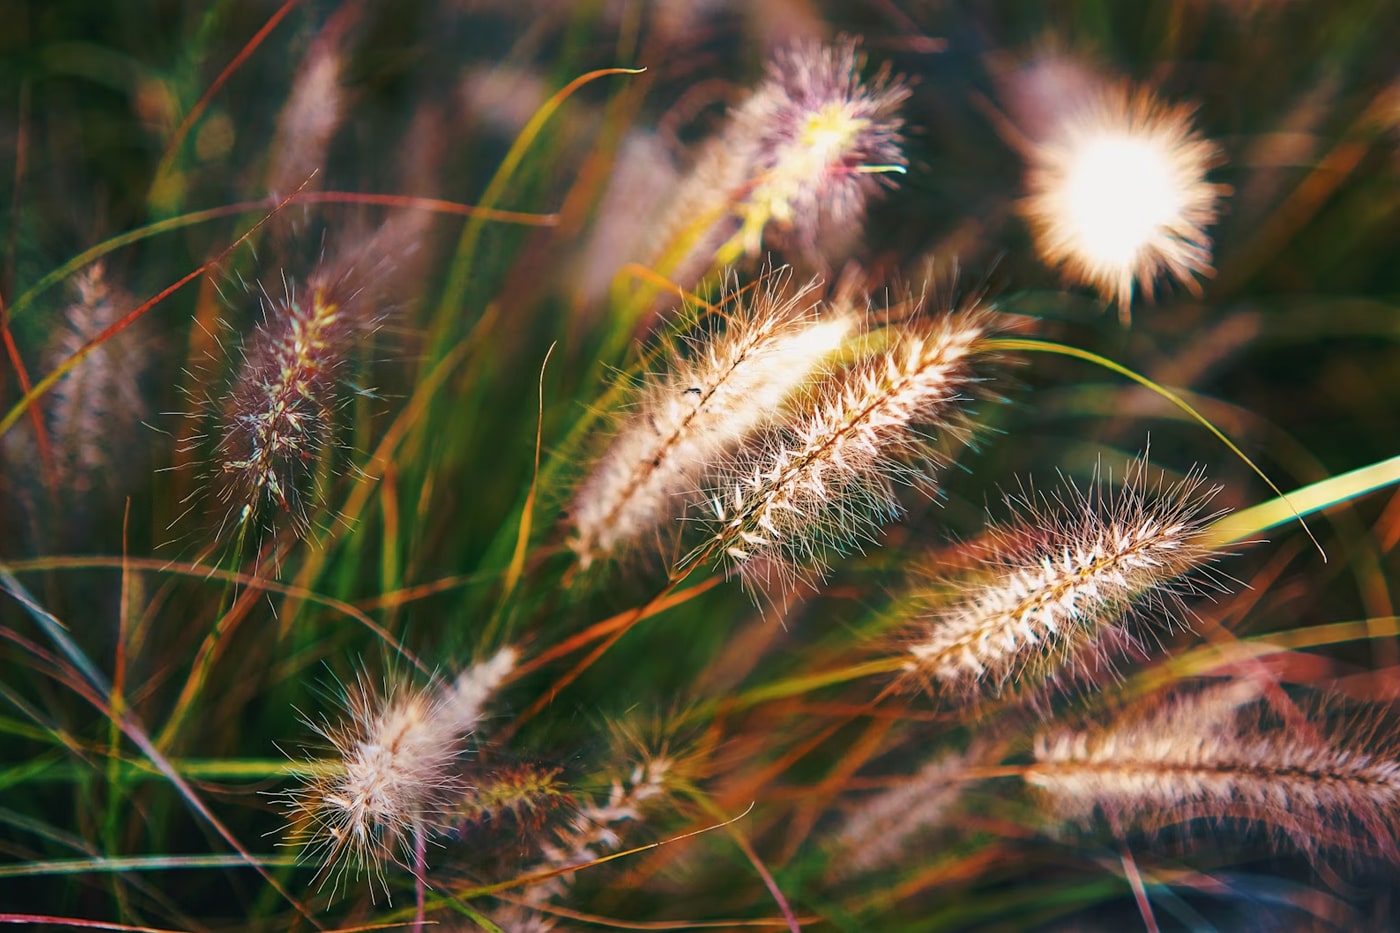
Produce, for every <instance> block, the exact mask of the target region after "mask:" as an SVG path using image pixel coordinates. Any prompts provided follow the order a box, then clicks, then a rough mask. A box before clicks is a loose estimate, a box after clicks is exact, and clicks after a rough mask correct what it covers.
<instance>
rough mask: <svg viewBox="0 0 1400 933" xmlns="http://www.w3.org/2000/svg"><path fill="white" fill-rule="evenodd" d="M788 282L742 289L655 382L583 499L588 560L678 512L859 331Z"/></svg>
mask: <svg viewBox="0 0 1400 933" xmlns="http://www.w3.org/2000/svg"><path fill="white" fill-rule="evenodd" d="M789 284H790V277H789V275H788V274H787V273H786V272H779V273H775V274H770V275H769V276H766V277H765V279H764V280H763V281H762V282H760V283H759V284H758V290H757V293H756V295H755V297H753V298H752V299H751V300H748V301H745V300H743V298H741V297H739V296H738V294H737V293H736V295H735V296H734V297H733V298H732V299H731V301H730V302H729V306H728V307H727V309H726V311H727V313H726V314H725V316H724V320H723V321H722V323H721V324H719V325H716V328H715V329H714V330H712V331H711V332H710V333H708V334H706V335H705V336H703V337H700V338H698V339H696V340H694V341H692V342H691V343H690V345H689V347H688V348H681V347H678V348H677V349H676V351H675V353H674V354H673V355H672V358H671V359H670V361H669V364H668V369H667V371H666V372H663V373H661V374H658V375H656V376H654V377H651V378H650V379H649V380H648V382H647V384H646V385H645V386H644V387H643V389H642V390H641V392H640V393H639V396H638V398H637V401H636V406H635V410H634V412H633V414H632V415H631V417H630V418H628V420H627V421H626V422H625V423H624V424H623V425H622V427H621V429H620V430H619V432H618V434H617V436H616V437H615V438H614V439H613V441H612V444H611V446H609V447H608V449H607V450H606V451H605V452H604V453H603V455H602V457H601V458H600V459H599V461H598V463H597V465H596V466H595V467H594V468H593V471H592V473H591V474H590V475H589V477H588V478H587V479H586V480H585V481H584V483H583V485H582V486H581V487H580V488H579V491H578V493H577V494H576V496H575V497H574V504H573V508H572V511H571V516H572V521H573V523H574V527H575V534H574V537H573V538H572V539H571V541H570V546H571V547H572V548H573V549H574V551H575V553H577V555H578V559H579V563H580V564H581V565H582V566H584V567H587V566H589V565H590V564H592V563H593V562H594V561H595V560H598V559H600V558H604V557H607V556H610V555H612V554H614V553H616V552H617V551H618V550H619V549H620V548H622V547H624V546H626V545H628V544H630V543H632V542H635V541H637V540H638V539H639V538H641V537H643V536H644V535H647V534H649V533H653V532H657V531H659V530H661V528H662V526H663V525H664V523H665V522H666V521H667V520H668V519H673V518H675V517H676V516H678V515H679V514H680V512H681V511H682V510H683V508H684V505H685V501H686V497H687V496H688V495H689V494H692V493H693V492H694V491H695V489H696V487H697V485H698V484H699V482H700V479H701V477H702V476H703V475H704V473H705V472H706V470H707V469H709V468H710V467H711V466H713V465H714V464H715V463H717V462H718V461H719V460H720V459H722V458H723V457H725V456H726V455H727V454H728V453H729V452H730V451H732V450H733V449H734V448H736V447H737V446H738V445H739V444H740V443H742V442H743V441H744V439H745V438H747V437H748V436H749V435H750V434H752V433H753V432H754V431H755V430H757V429H758V428H760V427H762V426H763V425H765V424H767V423H769V422H770V421H772V420H773V419H775V418H778V417H780V416H781V415H782V413H783V411H784V405H785V403H786V401H787V399H788V398H789V396H791V395H793V394H794V393H795V392H796V391H797V390H799V389H800V388H801V387H802V385H803V384H804V383H806V382H807V381H808V380H810V379H811V378H812V376H813V375H814V374H815V373H816V372H817V371H818V370H819V369H820V367H821V365H822V362H823V360H825V359H826V358H827V357H829V356H831V355H832V354H833V353H835V352H836V351H837V350H838V349H839V348H840V347H841V344H842V342H843V341H844V340H845V338H846V336H847V335H848V334H849V333H850V332H851V331H852V330H853V329H854V328H855V326H856V323H857V321H856V318H855V316H854V315H853V314H850V313H847V312H842V311H830V310H828V311H827V312H826V313H818V306H817V304H816V298H815V283H814V284H809V285H807V286H805V287H803V288H800V289H797V290H796V292H795V293H794V292H792V291H791V290H790V289H789V288H788V286H789Z"/></svg>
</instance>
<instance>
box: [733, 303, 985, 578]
mask: <svg viewBox="0 0 1400 933" xmlns="http://www.w3.org/2000/svg"><path fill="white" fill-rule="evenodd" d="M989 323H990V317H989V315H987V314H986V313H982V312H977V311H969V312H959V313H954V314H946V315H941V316H939V317H936V318H934V319H932V320H930V321H924V322H919V323H914V324H907V325H901V326H900V327H899V328H898V329H897V330H895V331H894V332H893V335H892V345H891V347H890V348H889V349H887V350H885V351H884V352H881V353H879V354H877V355H875V356H873V357H871V358H869V359H867V360H866V361H865V362H863V363H861V364H859V365H858V366H856V367H855V368H853V369H851V370H849V371H847V372H845V373H843V374H840V375H838V376H834V377H832V378H831V379H830V380H828V381H827V383H826V384H825V385H824V386H822V387H820V388H819V389H818V392H817V396H818V397H817V398H816V400H815V401H814V402H813V403H812V404H811V405H810V407H809V408H808V410H807V411H806V412H804V413H803V414H801V415H800V416H797V417H794V418H792V419H790V420H789V421H788V422H787V423H785V424H783V425H782V426H780V427H779V428H777V429H775V430H774V431H773V432H771V433H770V434H769V435H768V436H766V437H765V438H763V439H762V442H761V443H759V444H751V445H748V446H746V448H745V449H743V450H742V451H740V452H739V454H738V455H737V456H736V457H734V459H733V460H732V462H730V463H729V464H727V465H726V467H725V468H724V469H723V470H721V471H720V472H719V473H718V475H717V478H716V479H715V480H714V482H713V485H712V487H711V489H710V493H709V496H708V498H709V501H710V505H711V509H712V512H713V518H712V519H711V529H712V532H711V537H710V541H709V543H708V545H707V546H706V547H707V549H708V551H709V552H710V553H712V554H714V555H716V556H717V557H718V558H719V559H720V560H721V561H722V562H723V563H724V564H725V565H726V566H727V568H728V569H729V571H730V572H732V573H737V574H738V575H740V576H741V577H743V579H744V581H745V583H746V584H748V585H750V586H751V587H756V586H758V585H760V584H762V583H764V582H769V581H770V577H771V578H776V580H777V582H778V583H779V585H780V586H790V585H791V584H792V582H793V581H794V580H795V579H796V578H798V577H807V576H812V575H820V574H821V573H822V571H823V570H824V569H825V560H826V556H827V554H828V552H830V551H831V550H833V549H834V550H836V551H841V550H844V549H846V548H849V547H853V546H859V544H860V542H862V541H867V540H871V539H873V536H874V534H875V533H876V532H877V531H878V529H879V527H880V526H881V525H882V524H883V523H884V522H885V521H886V520H887V519H889V518H891V517H893V516H894V515H897V514H898V512H899V501H898V498H897V496H896V491H895V485H896V484H897V483H900V482H909V483H913V482H921V481H927V480H928V479H929V475H928V474H929V470H930V468H931V467H933V466H935V465H936V463H935V461H934V457H933V454H932V450H931V447H930V444H929V439H930V435H929V429H935V430H937V429H946V428H948V427H950V426H952V425H953V424H954V414H955V411H956V407H957V403H958V402H959V401H961V400H962V399H963V398H964V393H965V392H966V390H967V388H968V386H969V383H970V376H971V369H970V365H971V361H972V357H973V356H974V354H975V353H976V352H977V350H978V348H979V346H980V344H981V342H982V340H983V338H984V337H985V336H986V335H987V331H988V326H989Z"/></svg>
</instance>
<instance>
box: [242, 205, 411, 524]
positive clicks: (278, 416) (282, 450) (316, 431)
mask: <svg viewBox="0 0 1400 933" xmlns="http://www.w3.org/2000/svg"><path fill="white" fill-rule="evenodd" d="M421 228H422V218H421V216H420V215H419V214H417V213H413V212H402V213H400V214H399V215H397V216H395V217H393V218H391V219H390V220H388V221H386V222H385V223H384V224H382V225H381V226H380V227H379V228H378V230H377V231H375V232H374V233H373V234H372V235H367V236H364V237H363V239H360V240H358V241H355V242H351V243H349V244H345V245H344V246H343V248H342V250H341V251H340V252H339V253H337V254H334V255H332V256H330V257H327V258H326V259H323V260H322V261H321V262H320V263H319V264H318V265H317V267H316V268H315V270H314V271H313V272H312V273H311V275H310V276H309V277H308V278H307V281H306V282H305V284H304V285H303V286H302V287H301V288H298V287H297V284H296V283H295V282H294V281H291V280H286V279H284V281H286V283H287V284H286V295H285V297H283V298H281V299H277V300H274V299H271V298H268V297H266V293H265V292H264V300H263V320H262V322H261V323H260V324H259V325H258V326H257V328H256V329H255V330H254V331H253V333H252V334H251V335H250V336H249V337H248V338H247V341H246V343H245V345H244V348H243V354H242V356H243V360H242V365H241V366H240V368H239V371H238V374H237V376H236V377H235V378H234V382H233V385H232V387H231V389H230V391H229V394H228V397H227V398H226V399H225V400H224V402H223V405H222V408H223V425H222V428H221V431H220V435H219V440H218V446H217V450H216V454H215V456H216V464H215V473H216V476H215V484H216V487H217V490H218V496H219V499H220V501H222V502H223V503H225V504H226V505H227V506H228V510H229V514H228V517H227V518H226V521H230V520H231V521H232V522H233V523H235V524H240V525H241V524H242V523H244V522H248V521H250V520H253V519H255V518H258V517H260V516H264V515H266V514H268V513H273V514H280V515H285V516H287V517H288V518H290V520H291V521H292V523H293V524H294V526H296V527H298V528H299V529H304V528H305V526H306V525H307V524H308V522H309V515H308V511H307V509H306V507H305V496H306V493H307V491H308V487H309V485H310V481H311V477H312V475H313V474H314V471H315V469H316V467H317V464H318V463H320V461H321V458H322V457H323V455H325V454H326V453H327V452H328V451H329V450H330V449H331V448H333V447H334V445H335V443H336V433H337V431H338V430H339V425H338V423H337V422H338V418H337V414H338V412H339V410H340V409H341V407H342V406H343V405H344V403H345V401H346V400H347V399H348V398H349V397H350V393H349V392H348V391H346V389H345V386H344V381H345V376H346V374H347V369H348V367H349V366H350V365H352V363H353V361H354V358H355V353H356V352H357V350H358V349H359V347H360V345H361V343H362V342H363V341H364V340H366V339H367V338H368V337H370V336H371V335H372V334H374V332H375V331H376V330H377V329H378V328H379V326H380V325H381V323H382V322H383V321H384V319H385V318H386V317H387V316H388V315H389V313H390V312H391V311H392V310H395V309H397V308H398V307H400V306H401V305H400V301H399V299H398V297H397V296H396V295H395V294H394V291H393V289H394V283H395V281H396V275H395V273H396V271H397V269H396V267H397V266H398V265H400V264H401V263H403V262H405V260H406V259H407V258H408V257H409V256H410V254H412V253H413V252H415V251H416V250H417V248H418V246H417V242H416V237H417V236H418V235H419V234H420V233H421Z"/></svg>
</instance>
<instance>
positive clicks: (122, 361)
mask: <svg viewBox="0 0 1400 933" xmlns="http://www.w3.org/2000/svg"><path fill="white" fill-rule="evenodd" d="M74 290H75V291H76V293H77V296H76V298H77V300H76V301H74V302H72V303H71V304H70V305H69V306H68V308H67V310H66V313H65V315H64V316H65V320H64V325H65V326H63V327H62V328H60V329H58V331H57V332H56V333H55V334H54V337H53V340H52V342H51V343H50V346H49V350H48V354H47V356H48V359H49V362H50V366H51V367H57V366H58V365H59V364H61V363H62V362H63V361H64V360H67V359H69V358H70V357H72V356H73V355H74V354H75V353H77V352H78V351H79V350H80V349H81V348H82V347H83V346H84V345H85V344H87V343H88V341H90V340H91V339H92V338H94V337H96V336H97V335H98V334H99V333H101V332H102V331H103V330H105V329H106V328H107V327H108V326H110V325H112V324H114V323H116V321H117V320H118V319H119V318H120V317H121V316H122V315H123V314H125V313H126V312H127V311H129V310H130V308H131V307H132V306H133V305H134V302H130V300H129V298H128V297H127V296H125V295H124V294H122V293H121V292H120V290H118V289H115V288H113V287H112V285H111V283H110V282H109V281H108V279H107V275H106V271H105V269H104V268H103V266H102V264H101V263H97V264H94V265H92V266H89V267H88V268H87V269H84V270H83V271H81V272H79V273H78V274H77V275H76V276H75V277H74ZM133 337H134V335H133V334H132V333H131V332H129V331H128V332H123V333H119V334H115V335H114V336H112V337H111V338H110V339H108V340H107V341H106V342H104V343H103V344H101V345H100V346H98V347H96V348H94V349H93V350H92V351H91V352H90V353H89V354H88V355H87V356H86V357H85V358H84V359H83V360H82V361H80V362H79V363H78V365H77V366H75V367H73V369H72V370H71V371H70V372H69V374H68V376H67V377H66V378H65V379H63V380H62V381H61V382H59V383H58V384H57V385H56V386H54V389H53V391H52V392H51V393H50V395H49V400H48V404H49V410H48V428H49V432H50V436H51V437H52V440H53V445H54V452H55V455H56V461H57V467H58V469H59V472H60V477H59V478H60V481H61V482H62V483H63V484H64V486H65V488H68V489H71V490H73V491H75V492H78V493H83V492H87V491H89V490H91V489H92V488H93V487H95V486H98V485H99V484H103V483H104V482H110V481H115V479H116V477H117V476H119V475H120V473H121V470H120V462H121V460H122V459H123V458H121V457H114V456H113V453H114V452H115V451H116V450H117V448H118V445H120V444H122V443H125V441H124V440H123V439H122V434H123V432H126V431H130V430H131V429H132V428H133V427H135V424H136V421H137V418H138V413H139V412H140V411H141V410H142V402H141V389H140V385H139V382H138V380H139V378H140V374H141V371H142V369H143V364H144V361H143V360H142V359H141V357H140V356H139V355H138V351H137V348H136V347H135V346H134V344H133Z"/></svg>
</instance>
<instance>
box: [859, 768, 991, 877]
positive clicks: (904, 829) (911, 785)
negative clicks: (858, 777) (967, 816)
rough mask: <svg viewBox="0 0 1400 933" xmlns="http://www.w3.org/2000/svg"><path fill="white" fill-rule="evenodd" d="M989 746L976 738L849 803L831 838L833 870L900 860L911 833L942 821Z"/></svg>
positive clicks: (872, 867) (861, 870)
mask: <svg viewBox="0 0 1400 933" xmlns="http://www.w3.org/2000/svg"><path fill="white" fill-rule="evenodd" d="M988 748H989V746H988V744H987V743H983V742H978V743H974V744H973V746H972V747H970V748H968V749H967V750H965V751H960V752H947V753H945V754H942V755H939V756H937V757H936V758H934V759H933V760H931V761H929V762H928V763H927V764H925V765H924V766H923V767H922V768H920V769H919V771H918V773H917V774H915V775H913V776H912V777H910V778H908V779H907V780H903V781H901V782H900V783H899V784H896V785H895V786H893V787H891V788H889V789H888V790H885V791H882V792H880V793H878V794H876V795H874V796H872V797H869V798H866V799H865V800H862V801H861V802H860V803H859V804H858V805H857V806H855V807H853V808H852V809H851V810H850V811H849V812H848V813H847V814H846V818H845V820H844V822H843V823H842V825H841V829H840V830H839V831H838V832H837V833H836V836H835V838H834V840H833V844H832V852H833V855H832V875H833V876H834V877H839V878H845V877H850V876H853V875H858V874H861V873H864V872H869V871H874V870H876V869H879V868H883V867H884V866H886V865H890V864H893V863H894V862H897V861H899V860H900V858H901V857H902V856H904V855H906V854H907V851H908V850H907V843H908V842H909V840H910V838H911V837H913V836H916V835H919V834H922V833H926V832H928V831H930V830H933V829H936V828H937V827H939V826H941V825H942V824H943V822H944V820H945V818H946V817H947V816H948V813H949V811H950V810H952V809H953V807H954V806H956V805H957V802H958V800H959V798H960V797H962V792H963V789H964V788H965V787H966V786H967V782H966V781H964V780H963V774H964V773H965V772H967V770H968V769H969V768H971V767H972V766H973V765H975V764H977V763H978V762H980V761H981V760H982V759H983V757H984V756H985V755H986V753H987V751H988Z"/></svg>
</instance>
